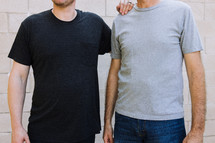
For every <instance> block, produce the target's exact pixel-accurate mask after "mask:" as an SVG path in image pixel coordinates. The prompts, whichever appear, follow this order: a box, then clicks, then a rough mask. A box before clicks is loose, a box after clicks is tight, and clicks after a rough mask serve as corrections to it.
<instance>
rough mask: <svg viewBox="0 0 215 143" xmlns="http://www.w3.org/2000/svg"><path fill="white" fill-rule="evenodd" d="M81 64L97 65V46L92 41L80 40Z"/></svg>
mask: <svg viewBox="0 0 215 143" xmlns="http://www.w3.org/2000/svg"><path fill="white" fill-rule="evenodd" d="M81 48H82V50H83V51H82V64H83V65H86V66H97V60H98V47H97V46H96V45H95V44H92V43H86V42H81Z"/></svg>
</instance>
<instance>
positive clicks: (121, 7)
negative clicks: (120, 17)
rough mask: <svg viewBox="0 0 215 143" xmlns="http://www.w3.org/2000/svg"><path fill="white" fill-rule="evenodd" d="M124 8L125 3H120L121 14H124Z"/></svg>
mask: <svg viewBox="0 0 215 143" xmlns="http://www.w3.org/2000/svg"><path fill="white" fill-rule="evenodd" d="M123 7H124V3H122V2H121V3H120V13H121V14H122V12H123Z"/></svg>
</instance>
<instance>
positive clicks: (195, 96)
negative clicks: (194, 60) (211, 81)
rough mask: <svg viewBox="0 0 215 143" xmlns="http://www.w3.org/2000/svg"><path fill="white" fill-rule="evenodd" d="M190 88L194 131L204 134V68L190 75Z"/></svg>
mask: <svg viewBox="0 0 215 143" xmlns="http://www.w3.org/2000/svg"><path fill="white" fill-rule="evenodd" d="M189 81H190V82H189V86H190V93H191V101H192V128H191V130H192V131H196V132H199V133H202V134H203V132H204V127H205V112H206V107H205V106H206V91H205V74H204V70H203V68H201V69H200V70H199V71H196V72H193V73H191V74H190V78H189Z"/></svg>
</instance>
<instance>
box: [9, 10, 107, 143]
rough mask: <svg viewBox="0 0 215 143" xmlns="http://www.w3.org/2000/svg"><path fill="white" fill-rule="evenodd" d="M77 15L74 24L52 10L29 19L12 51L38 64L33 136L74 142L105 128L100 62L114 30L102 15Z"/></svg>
mask: <svg viewBox="0 0 215 143" xmlns="http://www.w3.org/2000/svg"><path fill="white" fill-rule="evenodd" d="M77 13H78V14H77V16H76V18H75V19H74V20H73V21H70V22H65V21H61V20H59V19H57V18H56V17H55V16H54V15H53V13H52V12H51V10H49V11H45V12H42V13H40V14H36V15H32V16H30V17H28V18H27V19H26V20H24V21H23V22H22V24H21V26H20V29H19V31H18V34H17V36H16V39H15V41H14V44H13V46H12V49H11V51H10V54H9V57H10V58H12V59H14V60H15V61H16V62H18V63H21V64H24V65H28V66H30V65H31V66H32V68H33V74H34V79H35V88H34V93H33V99H32V100H33V102H32V108H31V115H30V118H29V125H28V133H29V137H30V139H33V140H38V141H41V142H42V141H47V142H51V143H56V142H57V143H71V142H76V141H80V140H82V139H84V138H86V137H88V136H90V135H92V134H95V133H99V132H100V129H101V126H100V114H99V88H98V76H97V61H98V54H105V53H107V52H110V50H111V46H110V43H111V30H110V28H109V27H108V26H107V25H106V24H105V22H104V21H103V20H102V19H101V18H100V17H99V16H97V15H95V14H93V13H89V12H82V11H79V10H77Z"/></svg>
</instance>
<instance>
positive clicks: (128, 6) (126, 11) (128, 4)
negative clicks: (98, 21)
mask: <svg viewBox="0 0 215 143" xmlns="http://www.w3.org/2000/svg"><path fill="white" fill-rule="evenodd" d="M129 8H130V3H127V6H126V9H125V12H124V13H125V14H127V13H128V11H129Z"/></svg>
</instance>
